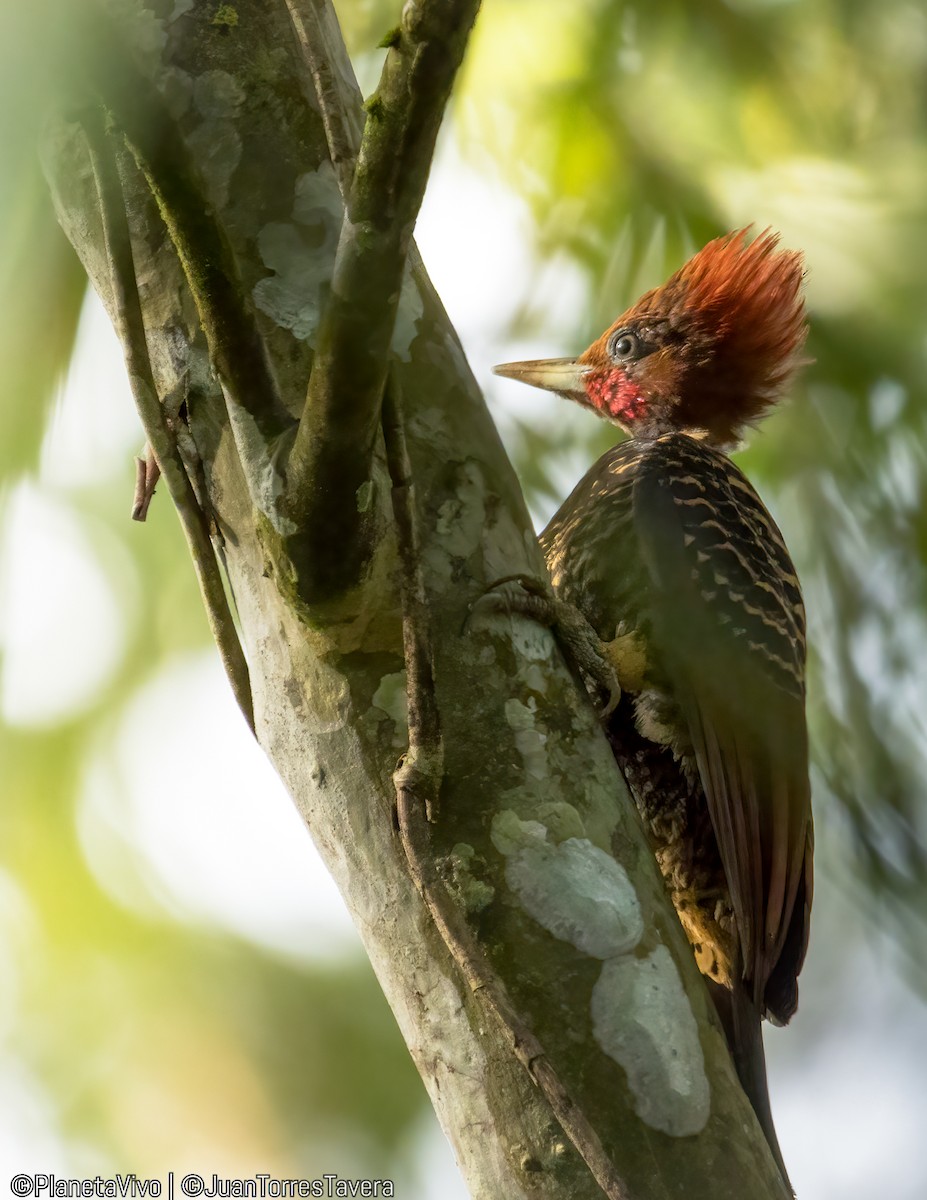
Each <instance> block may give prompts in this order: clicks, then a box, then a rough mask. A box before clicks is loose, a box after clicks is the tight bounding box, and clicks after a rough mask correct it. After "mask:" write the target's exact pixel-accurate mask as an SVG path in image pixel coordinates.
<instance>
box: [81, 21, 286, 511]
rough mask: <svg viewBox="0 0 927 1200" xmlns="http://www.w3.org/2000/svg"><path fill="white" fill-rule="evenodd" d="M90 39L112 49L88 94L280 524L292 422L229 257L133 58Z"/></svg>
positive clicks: (253, 477)
mask: <svg viewBox="0 0 927 1200" xmlns="http://www.w3.org/2000/svg"><path fill="white" fill-rule="evenodd" d="M96 32H97V33H98V35H99V37H100V38H101V40H102V41H104V42H108V43H109V50H108V57H107V69H106V70H101V71H99V72H97V74H96V76H95V78H94V80H93V85H92V86H93V89H94V91H95V92H96V93H97V94H98V95H99V96H100V99H101V101H102V103H103V106H104V108H106V110H107V111H108V112H110V113H111V114H112V117H113V121H114V123H115V124H116V125H117V126H118V127H119V130H120V132H121V133H122V134H123V135H124V137H125V141H126V145H127V146H128V148H129V150H130V151H131V153H132V155H133V157H134V158H135V160H136V162H137V164H138V166H139V169H140V170H141V172H142V174H143V175H144V176H145V180H146V182H147V184H148V186H149V188H150V189H151V193H152V195H153V196H154V198H155V200H156V201H157V204H158V208H159V210H160V212H161V217H162V219H163V221H164V224H165V226H166V228H167V232H168V235H169V236H170V239H171V242H172V243H173V245H174V248H175V250H176V252H177V255H178V257H179V259H180V263H181V266H182V268H183V271H184V275H185V277H186V280H187V283H188V285H189V287H190V291H191V293H192V295H193V299H194V302H195V304H196V308H197V312H198V315H199V319H200V324H201V326H202V328H203V332H204V334H205V336H206V341H207V344H208V347H209V355H210V360H211V362H212V365H213V368H214V370H215V371H216V373H217V375H218V376H219V380H220V382H221V385H222V389H223V392H224V394H225V397H226V402H227V404H228V409H229V421H230V424H231V427H232V432H233V435H234V437H235V443H236V446H237V448H238V451H239V455H240V457H241V460H242V464H243V466H244V468H245V475H246V478H247V480H248V484H249V488H250V490H251V493H252V498H253V500H254V502H255V504H256V506H257V507H258V508H259V509H260V510H261V512H263V513H264V515H265V516H266V517H267V518H268V520H270V522H271V524H273V525H274V526H275V527H278V525H279V519H280V517H279V511H278V508H277V504H276V500H275V498H274V496H275V489H274V486H273V476H274V473H275V464H274V462H273V461H271V460H272V451H269V450H268V448H269V447H270V448H273V447H274V446H275V445H277V444H279V442H280V440H281V439H283V438H286V437H288V436H291V435H292V431H293V427H294V426H293V419H292V417H291V416H290V414H289V413H288V412H287V411H286V408H285V406H284V404H283V401H282V400H281V398H280V394H279V390H278V388H277V384H276V380H275V378H274V375H273V372H272V370H271V367H270V365H269V362H268V359H267V353H266V348H265V346H264V343H263V340H262V338H261V336H260V334H259V332H258V328H257V324H256V321H255V319H254V314H253V312H252V311H251V310H250V308H249V306H248V305H247V303H246V301H245V299H244V296H245V288H244V287H243V285H242V282H241V279H240V276H239V272H238V268H237V264H236V262H235V257H234V254H233V253H232V250H231V247H230V246H229V244H228V241H227V239H226V236H225V233H224V231H223V229H222V227H221V225H220V223H219V222H218V220H217V219H216V216H215V214H214V212H213V211H212V208H211V206H210V204H209V202H208V201H207V199H206V198H205V193H204V190H203V188H202V187H201V186H200V185H199V184H198V182H197V176H196V171H195V169H194V167H193V164H192V163H191V161H190V158H189V155H188V152H187V150H186V146H185V143H184V139H183V137H182V136H181V132H180V130H179V129H178V127H177V125H176V123H175V122H174V120H173V119H172V118H171V116H170V114H169V113H168V111H167V108H166V107H165V105H164V102H163V100H162V99H161V96H160V95H159V93H158V91H157V88H156V87H155V86H154V85H153V84H152V82H151V81H150V80H149V79H148V78H146V76H145V75H144V74H143V72H141V71H140V70H138V69H137V68H136V67H135V65H134V63H133V61H132V53H131V51H130V50H129V49H128V48H127V47H126V46H124V45H122V43H121V42H120V41H119V39H118V37H117V36H116V35H114V34H113V31H112V29H111V28H109V27H108V26H107V25H106V24H105V23H104V20H103V19H102V18H101V19H100V20H99V21H98V22H97V27H96Z"/></svg>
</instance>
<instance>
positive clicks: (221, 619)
mask: <svg viewBox="0 0 927 1200" xmlns="http://www.w3.org/2000/svg"><path fill="white" fill-rule="evenodd" d="M82 124H83V128H84V132H85V134H86V137H87V144H88V147H89V150H90V161H91V163H92V166H93V174H94V179H95V181H96V185H97V192H98V194H99V200H100V214H101V217H102V221H103V234H104V238H105V242H106V250H107V255H108V257H109V261H110V270H111V282H112V288H113V305H114V308H115V312H116V318H117V325H118V333H119V339H120V341H121V342H122V345H123V350H124V353H125V360H126V368H127V370H128V373H129V382H130V384H131V386H132V393H133V395H134V397H135V403H136V406H137V408H138V414H139V417H140V419H141V422H142V425H143V426H144V429H145V434H146V436H147V438H148V444H149V446H150V447H151V450H152V452H153V453H154V456H155V458H156V460H157V464H158V466H159V467H160V469H161V474H162V475H163V477H164V480H165V482H166V483H167V487H168V490H169V491H170V493H171V498H172V499H173V501H174V504H175V505H176V508H177V512H178V515H179V517H180V523H181V526H182V527H183V531H184V534H185V535H186V539H187V544H188V545H189V547H190V553H191V555H192V557H193V563H194V567H195V569H196V576H197V579H198V581H199V585H200V592H201V593H202V596H203V604H204V605H205V608H206V614H207V617H208V619H209V626H210V629H211V630H212V633H213V637H214V638H215V641H216V645H217V646H218V648H219V655H220V657H221V659H222V664H223V666H224V667H225V671H226V674H227V675H228V679H229V683H230V684H231V686H232V691H233V692H234V694H235V699H236V700H237V701H238V705H239V707H240V708H241V711H242V712H243V713H244V716H245V720H246V721H247V722H248V725H249V726H250V728H251V731H252V732H254V708H253V704H252V699H251V684H250V677H249V672H248V664H247V662H246V660H245V655H244V651H243V650H242V646H241V642H240V640H239V638H238V631H237V630H236V628H235V621H234V619H233V617H232V612H231V609H230V608H229V603H228V597H227V596H226V592H225V587H224V584H223V581H222V573H221V571H220V569H219V564H218V562H217V560H216V553H215V549H214V547H213V544H212V538H211V537H210V533H209V522H208V520H207V518H206V514H205V513H204V512H203V510H202V508H200V506H199V504H198V502H197V499H196V493H195V492H194V490H193V485H192V484H191V482H190V479H189V477H188V475H187V472H186V468H185V467H184V463H183V460H182V458H181V456H180V451H179V450H178V448H177V443H176V440H175V439H174V436H173V434H172V433H171V430H170V428H169V426H168V423H167V420H166V417H165V414H164V409H163V408H162V406H161V402H160V400H159V398H158V391H157V386H156V384H155V380H154V374H153V372H152V369H151V360H150V357H149V354H148V343H147V338H146V335H145V320H144V317H143V315H142V306H141V302H140V300H139V295H138V282H137V280H136V276H135V262H134V258H133V254H132V240H131V236H130V233H129V224H128V219H127V216H126V208H125V197H124V195H123V190H122V182H121V180H120V178H119V170H118V167H117V163H116V158H115V155H114V152H113V147H112V145H111V144H109V142H108V138H107V134H106V131H105V129H104V127H103V115H102V113H101V112H100V110H99V109H97V108H92V109H91V110H90V111H89V112H88V113H87V114H86V116H85V118H84V120H83V122H82Z"/></svg>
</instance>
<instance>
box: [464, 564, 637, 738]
mask: <svg viewBox="0 0 927 1200" xmlns="http://www.w3.org/2000/svg"><path fill="white" fill-rule="evenodd" d="M514 585H517V586H514ZM482 613H486V614H502V615H505V616H509V617H511V616H516V615H518V616H524V617H529V618H530V619H531V620H533V621H537V622H539V624H541V625H546V626H547V627H548V628H549V629H550V630H551V632H552V633H553V635H554V637H555V638H556V639H557V643H558V645H559V646H560V649H561V650H562V652H563V654H564V656H565V658H566V659H567V661H568V663H569V664H570V665H571V666H573V667H575V668H576V669H577V670H578V672H579V673H580V675H581V676H582V678H583V680H584V681H585V682H586V684H587V688H588V690H589V691H590V692H591V693H592V695H593V698H594V699H595V700H596V702H597V704H598V706H599V709H600V715H601V717H602V718H603V719H605V718H607V717H608V716H610V715H611V713H613V712H614V710H615V708H616V707H617V705H618V702H619V701H620V699H621V684H620V683H619V681H618V675H617V672H616V671H615V668H614V667H613V666H612V663H611V662H610V660H609V658H608V656H607V654H606V652H605V648H604V646H603V644H602V642H601V641H600V640H599V637H598V635H597V634H596V632H595V630H594V629H593V628H592V626H591V625H590V624H589V622H588V621H587V620H586V618H585V617H584V616H583V615H582V613H581V612H580V611H579V609H577V608H574V607H573V605H572V604H567V603H566V602H565V601H564V600H560V599H558V597H557V596H556V595H555V594H554V591H553V589H552V588H551V586H550V584H549V583H547V582H546V581H544V580H540V579H537V578H536V577H534V576H531V575H506V576H504V577H503V578H502V579H497V580H496V581H495V582H494V583H493V584H492V585H491V586H490V587H489V589H488V590H487V591H486V592H484V593H483V595H482V596H480V598H479V599H478V600H477V601H475V603H474V604H473V605H472V607H471V610H470V617H469V618H468V620H467V627H468V628H469V626H470V624H471V622H472V620H473V618H474V617H475V616H477V614H482ZM590 685H591V686H590Z"/></svg>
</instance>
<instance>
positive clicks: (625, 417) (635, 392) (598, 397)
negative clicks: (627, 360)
mask: <svg viewBox="0 0 927 1200" xmlns="http://www.w3.org/2000/svg"><path fill="white" fill-rule="evenodd" d="M586 394H587V395H588V397H589V402H590V404H591V405H592V407H593V408H595V409H597V410H598V411H599V412H600V413H602V415H603V416H604V417H607V418H608V420H610V421H617V422H618V423H619V424H621V425H625V424H633V422H635V421H639V420H640V419H641V418H642V417H643V416H644V414H645V413H646V411H647V401H646V399H645V397H644V396H643V395H641V391H640V388H639V387H638V385H637V384H636V383H635V382H634V381H633V380H631V379H629V378H628V376H627V375H626V374H625V372H624V371H622V370H621V369H620V368H615V369H614V370H610V371H592V372H591V373H590V374H589V375H588V377H587V378H586Z"/></svg>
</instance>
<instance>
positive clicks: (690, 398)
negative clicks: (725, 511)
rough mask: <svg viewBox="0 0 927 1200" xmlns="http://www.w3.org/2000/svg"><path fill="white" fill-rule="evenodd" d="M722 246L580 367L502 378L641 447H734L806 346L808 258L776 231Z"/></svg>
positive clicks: (719, 242) (541, 368)
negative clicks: (675, 440)
mask: <svg viewBox="0 0 927 1200" xmlns="http://www.w3.org/2000/svg"><path fill="white" fill-rule="evenodd" d="M748 232H749V230H747V229H741V230H738V231H737V232H736V233H730V234H727V235H726V236H725V237H720V238H716V239H715V241H713V242H709V243H708V245H707V246H705V247H704V248H703V249H702V250H700V251H699V252H698V254H696V255H695V256H694V257H693V258H690V259H689V261H688V262H687V263H686V264H685V266H684V267H682V268H680V270H678V271H677V272H676V274H675V275H673V276H671V277H670V279H668V280H667V282H666V283H664V284H663V286H662V287H658V288H655V289H654V290H653V291H651V292H647V293H646V294H645V295H644V296H642V297H641V298H640V300H638V302H637V303H636V304H635V305H634V306H633V307H632V308H629V309H628V311H627V312H625V313H622V315H621V316H620V317H619V318H618V320H617V321H615V323H614V324H613V325H612V326H611V328H610V329H608V330H606V332H605V333H603V334H602V336H601V337H600V338H599V339H598V340H597V341H595V342H593V343H592V345H591V346H590V347H589V349H588V350H585V351H584V352H583V353H582V354H581V355H580V356H579V358H575V359H568V358H558V359H542V360H540V361H537V362H519V363H505V364H504V365H502V366H499V367H495V368H494V370H495V372H496V374H497V375H505V376H508V377H509V378H511V379H520V380H522V381H523V382H524V383H530V384H534V386H535V387H542V388H546V389H548V390H549V391H553V392H559V393H560V394H561V395H564V396H568V397H569V398H570V399H573V400H577V401H579V403H580V404H583V405H585V406H586V407H587V408H592V409H594V410H595V411H596V412H597V413H599V414H600V416H603V417H605V418H606V420H609V421H613V422H614V423H615V424H616V425H620V426H621V427H622V428H623V429H625V430H627V431H628V432H629V433H630V434H632V435H633V436H645V437H646V436H656V435H659V434H661V433H668V432H670V431H673V430H686V431H688V432H690V433H692V434H693V435H695V436H698V437H702V438H705V439H706V440H708V441H709V442H711V443H712V444H713V445H716V446H719V447H722V448H727V447H730V446H732V445H735V444H736V443H737V442H738V441H739V440H740V437H741V436H742V434H743V431H744V427H745V426H747V425H752V424H755V423H756V422H757V421H758V420H759V419H760V418H761V417H762V416H763V415H764V414H765V413H766V411H767V410H768V409H769V408H770V407H771V406H772V405H773V404H775V402H776V401H777V400H778V399H779V397H780V395H781V394H782V391H783V389H784V388H785V386H786V384H787V383H788V381H789V380H790V378H791V376H792V374H793V372H794V371H795V369H796V367H798V366H799V365H801V363H802V361H803V359H802V354H801V351H802V347H803V345H804V342H805V336H806V334H807V326H806V323H805V309H804V302H803V299H802V294H801V281H802V258H801V254H799V253H797V252H795V251H791V250H779V249H777V243H778V236H777V235H776V234H774V233H772V232H770V231H769V230H767V231H766V232H765V233H763V234H761V235H760V236H759V237H758V238H757V239H756V240H755V241H753V242H747V240H746V239H747V234H748Z"/></svg>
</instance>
